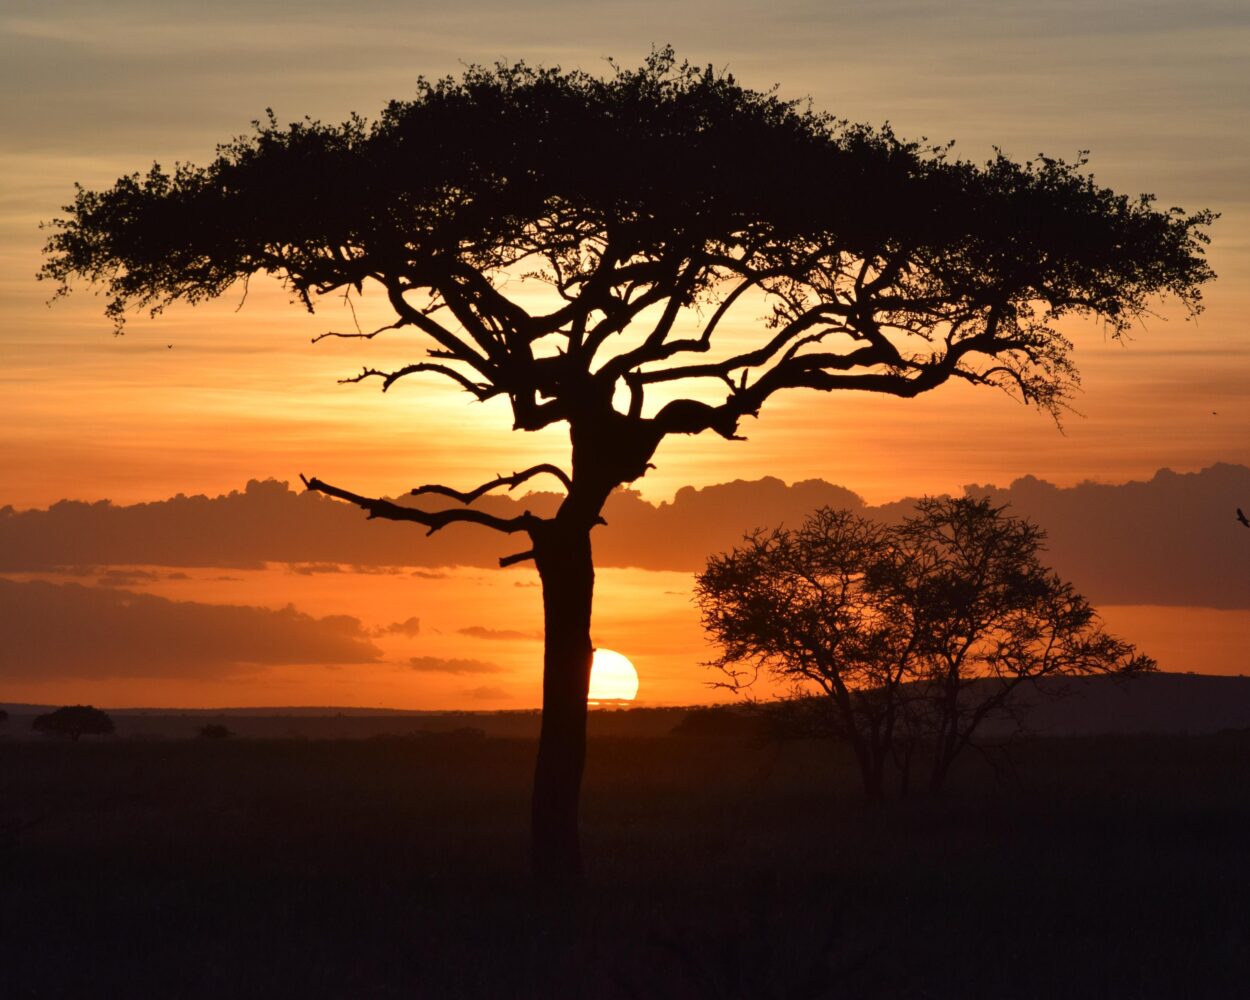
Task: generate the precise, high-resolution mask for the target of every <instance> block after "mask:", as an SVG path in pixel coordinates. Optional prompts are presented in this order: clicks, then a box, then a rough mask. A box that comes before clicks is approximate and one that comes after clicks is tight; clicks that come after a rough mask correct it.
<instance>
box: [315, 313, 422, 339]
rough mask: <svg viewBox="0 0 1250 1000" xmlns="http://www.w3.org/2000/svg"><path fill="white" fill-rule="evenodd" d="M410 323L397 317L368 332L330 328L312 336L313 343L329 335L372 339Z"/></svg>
mask: <svg viewBox="0 0 1250 1000" xmlns="http://www.w3.org/2000/svg"><path fill="white" fill-rule="evenodd" d="M410 325H411V321H410V320H407V319H397V320H396V321H395V322H394V323H387V324H386V325H385V326H380V327H378V328H377V329H376V330H370V331H369V332H368V333H363V332H361V331H359V330H357V331H356V332H355V333H339V332H338V331H336V330H329V331H327V332H325V333H319V334H317V336H315V337H313V338H312V341H311V343H314V344H315V343H317V342H318V341H320V340H325V339H326V338H327V337H341V338H343V339H344V340H372V339H373V338H374V337H376V336H377V335H378V334H379V333H384V332H385V331H387V330H398V329H399V328H400V327H404V326H410Z"/></svg>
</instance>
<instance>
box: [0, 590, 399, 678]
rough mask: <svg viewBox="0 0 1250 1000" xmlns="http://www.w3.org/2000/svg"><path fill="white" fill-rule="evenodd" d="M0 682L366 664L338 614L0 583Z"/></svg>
mask: <svg viewBox="0 0 1250 1000" xmlns="http://www.w3.org/2000/svg"><path fill="white" fill-rule="evenodd" d="M0 635H3V636H4V637H5V638H4V642H3V644H2V645H0V678H5V679H19V678H20V679H24V680H26V679H40V680H42V679H47V678H53V677H58V678H59V677H84V678H105V677H180V678H186V677H210V676H222V675H226V674H230V673H234V672H238V671H240V670H245V669H247V668H248V667H255V666H270V665H279V664H287V663H318V664H331V663H367V662H371V661H373V660H376V659H378V658H379V657H380V656H381V651H380V650H379V649H378V648H377V647H376V646H374V645H373V643H371V642H370V641H369V639H368V637H367V635H366V633H365V632H364V630H363V629H362V627H361V624H360V622H359V621H358V620H357V619H355V618H351V617H348V616H346V615H330V616H328V617H325V618H314V617H312V616H311V615H307V614H304V613H303V612H300V611H297V610H296V609H295V608H293V607H286V608H283V609H282V610H280V611H274V610H270V609H268V608H258V607H251V606H247V605H236V604H201V603H198V602H193V601H171V600H168V599H166V598H163V597H156V596H153V595H151V594H139V593H134V592H131V591H127V590H121V589H118V588H116V587H84V586H82V585H81V584H77V583H68V584H52V583H46V582H44V581H31V582H27V583H18V582H15V581H12V580H4V579H0Z"/></svg>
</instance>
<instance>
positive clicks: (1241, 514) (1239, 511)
mask: <svg viewBox="0 0 1250 1000" xmlns="http://www.w3.org/2000/svg"><path fill="white" fill-rule="evenodd" d="M1237 520H1238V521H1240V522H1241V523H1242V524H1244V525H1245V526H1246V527H1247V528H1250V519H1247V517H1246V515H1245V512H1244V511H1243V510H1242V509H1241V508H1240V507H1238V508H1237Z"/></svg>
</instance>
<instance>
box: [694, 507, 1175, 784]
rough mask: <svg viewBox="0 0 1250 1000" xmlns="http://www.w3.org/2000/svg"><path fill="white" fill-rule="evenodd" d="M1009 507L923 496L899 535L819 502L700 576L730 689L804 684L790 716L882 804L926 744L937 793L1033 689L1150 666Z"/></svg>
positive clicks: (896, 529) (706, 619)
mask: <svg viewBox="0 0 1250 1000" xmlns="http://www.w3.org/2000/svg"><path fill="white" fill-rule="evenodd" d="M1004 510H1005V508H1002V507H994V506H993V505H992V504H991V503H990V502H989V501H988V500H973V499H970V498H966V497H965V498H959V499H954V500H952V499H948V498H933V497H926V498H923V499H921V500H919V501H918V502H917V504H916V513H915V515H914V516H912V517H908V518H906V519H904V521H903V523H902V524H899V525H894V526H885V525H881V524H877V523H875V522H873V521H870V520H868V519H867V518H863V517H859V516H857V515H855V514H852V513H850V512H849V511H845V510H841V511H835V510H830V509H829V508H822V509H820V510H817V511H816V512H815V513H813V514H812V516H811V517H810V518H809V519H808V520H807V521H806V522H804V523H803V524H802V525H801V526H800V527H799V528H797V529H793V530H787V529H777V530H776V531H773V532H771V533H766V532H756V533H755V534H753V535H749V536H747V538H746V540H745V542H744V544H743V545H742V546H740V547H739V548H736V549H734V550H733V551H732V552H730V553H727V554H724V555H718V556H713V557H712V558H710V559H709V560H708V564H707V568H706V569H705V570H704V572H703V573H701V574H700V575H699V577H698V581H697V585H696V594H697V598H698V601H699V606H700V609H701V611H702V613H703V623H704V626H705V627H706V628H707V630H708V631H709V632H710V633H711V635H712V637H713V638H714V639H715V640H716V642H717V643H719V644H720V646H721V656H720V657H719V658H718V659H717V660H716V661H714V666H716V667H717V668H719V669H720V670H721V671H722V672H723V673H724V674H725V676H726V684H727V686H729V687H731V688H734V689H742V688H745V687H748V686H749V685H750V684H752V683H753V682H754V681H755V679H756V677H757V676H758V674H759V671H760V670H761V669H763V670H766V671H768V672H769V673H771V674H773V675H774V676H775V677H778V678H781V679H784V680H787V681H790V682H792V683H793V684H794V685H795V686H796V689H797V692H796V693H797V694H798V695H799V697H798V698H797V699H796V700H795V702H794V703H793V704H792V705H790V706H783V709H786V708H788V711H782V713H781V719H780V720H779V721H782V722H789V723H790V724H791V725H796V724H797V725H799V726H802V727H805V728H806V730H807V731H811V730H812V729H813V728H822V729H823V730H824V732H826V733H829V732H832V734H833V735H835V736H836V737H838V738H839V739H841V740H843V741H845V742H846V743H847V744H849V745H850V747H851V748H852V750H853V751H854V753H855V757H856V759H857V761H858V762H859V767H860V774H861V778H862V781H863V787H864V792H865V794H866V795H867V797H868V798H869V799H870V800H876V799H880V798H881V797H882V795H883V793H884V778H885V773H886V769H887V767H888V765H889V764H890V762H891V761H893V762H894V763H896V764H897V765H898V766H899V768H900V770H901V772H902V775H903V785H904V788H905V787H906V778H907V775H908V772H909V768H910V763H911V754H912V751H913V750H914V749H915V748H916V747H917V745H918V744H920V743H923V745H924V746H925V747H926V748H927V749H928V750H930V751H931V754H932V767H931V770H930V774H929V786H930V788H932V789H934V790H937V789H938V788H940V787H941V786H942V784H943V783H944V782H945V780H946V777H947V775H948V774H949V773H950V768H951V765H952V764H953V763H954V761H955V759H956V758H957V757H958V756H959V754H960V753H961V752H962V751H963V750H964V749H966V748H967V747H968V746H970V745H973V737H974V736H975V734H976V731H977V730H978V728H980V727H981V725H982V723H984V722H985V721H986V720H987V719H989V718H992V717H994V716H995V715H1000V716H1001V715H1002V714H1005V713H1011V712H1013V711H1014V710H1015V708H1016V707H1017V706H1015V705H1013V703H1012V694H1013V693H1014V692H1015V691H1016V690H1017V689H1018V688H1019V687H1020V685H1022V684H1024V683H1026V682H1029V681H1036V680H1039V679H1042V678H1057V677H1070V676H1075V675H1080V674H1092V673H1108V674H1117V675H1120V676H1130V675H1136V674H1140V673H1144V672H1147V671H1151V670H1154V669H1155V663H1154V661H1153V660H1151V659H1150V658H1149V657H1145V656H1141V655H1138V654H1137V653H1136V652H1135V650H1134V648H1133V646H1132V644H1131V643H1128V642H1125V641H1123V640H1121V639H1117V638H1115V637H1114V636H1110V635H1108V634H1107V633H1106V632H1104V631H1103V630H1102V627H1101V625H1100V623H1099V621H1098V617H1097V615H1096V614H1095V613H1094V610H1093V608H1091V607H1090V605H1089V603H1088V602H1087V601H1086V600H1085V599H1084V598H1083V597H1081V596H1080V595H1079V594H1077V593H1076V592H1075V591H1074V590H1073V588H1072V585H1071V584H1069V583H1065V582H1064V581H1063V580H1061V579H1059V577H1058V576H1056V575H1055V574H1054V573H1053V572H1051V571H1050V570H1049V569H1047V568H1046V567H1045V566H1044V565H1043V564H1042V562H1041V550H1042V542H1043V540H1044V538H1045V533H1044V532H1043V531H1042V530H1041V529H1040V528H1037V527H1035V526H1034V525H1032V524H1030V523H1029V522H1027V521H1025V520H1023V519H1021V518H1016V517H1010V516H1008V515H1007V514H1006V513H1004ZM813 690H815V691H818V692H819V693H821V694H823V695H824V696H825V697H824V701H825V704H826V706H827V707H826V710H825V711H823V712H821V713H820V717H819V719H817V720H813V718H812V711H811V709H812V707H813V705H812V703H811V701H810V700H809V699H808V698H804V697H803V696H804V695H810V693H811V692H812V691H813ZM1051 693H1055V692H1054V691H1053V690H1052V692H1051ZM813 722H815V726H813Z"/></svg>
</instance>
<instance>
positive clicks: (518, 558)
mask: <svg viewBox="0 0 1250 1000" xmlns="http://www.w3.org/2000/svg"><path fill="white" fill-rule="evenodd" d="M533 558H534V550H533V549H526V550H525V551H524V552H514V553H513V554H512V555H510V556H501V557H500V559H499V568H500V569H506V568H507V567H508V566H515V565H516V564H517V563H523V562H525V561H526V560H527V559H533Z"/></svg>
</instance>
